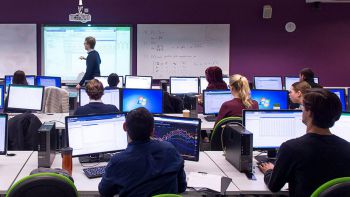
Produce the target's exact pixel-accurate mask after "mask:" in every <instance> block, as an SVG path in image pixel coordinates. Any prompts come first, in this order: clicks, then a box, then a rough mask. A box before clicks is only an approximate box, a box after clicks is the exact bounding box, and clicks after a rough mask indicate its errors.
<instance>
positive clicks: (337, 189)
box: [311, 177, 350, 197]
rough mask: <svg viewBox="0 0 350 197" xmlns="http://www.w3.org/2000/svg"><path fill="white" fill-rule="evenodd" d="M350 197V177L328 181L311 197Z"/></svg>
mask: <svg viewBox="0 0 350 197" xmlns="http://www.w3.org/2000/svg"><path fill="white" fill-rule="evenodd" d="M333 196H350V177H342V178H336V179H333V180H330V181H328V182H326V183H324V184H323V185H321V186H320V187H318V188H317V189H316V190H315V191H314V192H313V193H312V194H311V197H333Z"/></svg>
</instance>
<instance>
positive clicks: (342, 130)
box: [330, 112, 350, 142]
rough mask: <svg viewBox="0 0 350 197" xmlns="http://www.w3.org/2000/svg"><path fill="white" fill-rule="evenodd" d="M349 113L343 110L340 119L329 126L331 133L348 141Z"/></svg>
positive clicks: (349, 137) (349, 135)
mask: <svg viewBox="0 0 350 197" xmlns="http://www.w3.org/2000/svg"><path fill="white" fill-rule="evenodd" d="M349 128H350V113H349V112H343V113H342V115H341V116H340V119H339V120H338V121H336V122H335V124H334V126H333V127H332V128H330V130H331V133H332V134H334V135H336V136H338V137H341V138H343V139H344V140H346V141H348V142H350V132H349Z"/></svg>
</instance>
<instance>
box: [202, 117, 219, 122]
mask: <svg viewBox="0 0 350 197" xmlns="http://www.w3.org/2000/svg"><path fill="white" fill-rule="evenodd" d="M204 119H205V120H206V121H208V122H215V121H216V117H215V116H205V117H204Z"/></svg>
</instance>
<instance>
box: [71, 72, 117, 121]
mask: <svg viewBox="0 0 350 197" xmlns="http://www.w3.org/2000/svg"><path fill="white" fill-rule="evenodd" d="M103 90H104V89H103V84H102V83H101V82H100V81H99V80H97V79H93V80H91V81H89V83H88V84H87V85H86V93H87V94H88V95H89V98H90V103H89V104H86V105H84V106H81V107H78V109H77V110H76V111H75V113H74V115H88V114H104V113H113V112H119V110H118V108H117V107H116V106H114V105H108V104H104V103H102V101H101V98H102V96H103Z"/></svg>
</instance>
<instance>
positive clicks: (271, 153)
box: [254, 149, 277, 163]
mask: <svg viewBox="0 0 350 197" xmlns="http://www.w3.org/2000/svg"><path fill="white" fill-rule="evenodd" d="M276 156H277V150H276V149H272V150H268V151H267V155H258V156H255V157H254V158H255V159H256V160H257V161H258V162H259V163H266V162H271V163H275V161H276Z"/></svg>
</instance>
